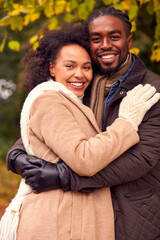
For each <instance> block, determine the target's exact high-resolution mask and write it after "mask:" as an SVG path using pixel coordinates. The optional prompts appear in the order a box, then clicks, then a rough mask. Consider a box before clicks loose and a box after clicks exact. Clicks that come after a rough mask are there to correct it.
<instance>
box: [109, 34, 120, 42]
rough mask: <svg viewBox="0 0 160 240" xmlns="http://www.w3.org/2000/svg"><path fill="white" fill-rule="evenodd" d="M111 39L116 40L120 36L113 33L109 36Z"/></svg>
mask: <svg viewBox="0 0 160 240" xmlns="http://www.w3.org/2000/svg"><path fill="white" fill-rule="evenodd" d="M111 39H112V40H114V41H117V40H119V39H120V36H119V35H113V36H111Z"/></svg>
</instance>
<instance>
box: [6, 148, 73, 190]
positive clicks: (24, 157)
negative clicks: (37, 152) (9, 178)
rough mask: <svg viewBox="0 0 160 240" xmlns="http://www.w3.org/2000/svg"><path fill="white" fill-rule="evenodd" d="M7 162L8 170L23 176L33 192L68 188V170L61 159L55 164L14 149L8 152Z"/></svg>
mask: <svg viewBox="0 0 160 240" xmlns="http://www.w3.org/2000/svg"><path fill="white" fill-rule="evenodd" d="M8 163H9V164H8V166H9V167H8V168H9V170H11V171H12V172H14V173H17V174H19V175H21V176H22V178H25V181H26V183H27V184H28V185H30V187H31V188H32V190H33V191H34V192H35V193H40V192H44V191H48V190H53V189H57V188H62V189H63V190H64V191H67V190H70V175H69V170H68V166H67V165H66V164H65V163H64V162H63V161H60V162H58V163H57V164H55V163H51V162H47V161H45V160H43V159H40V158H37V157H35V156H32V155H28V154H27V153H26V152H25V151H23V150H21V149H15V150H13V151H12V152H10V154H9V156H8Z"/></svg>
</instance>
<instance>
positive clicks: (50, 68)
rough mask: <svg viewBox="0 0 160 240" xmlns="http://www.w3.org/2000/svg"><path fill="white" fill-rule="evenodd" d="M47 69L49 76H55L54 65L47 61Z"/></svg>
mask: <svg viewBox="0 0 160 240" xmlns="http://www.w3.org/2000/svg"><path fill="white" fill-rule="evenodd" d="M49 71H50V74H51V76H52V77H54V76H55V71H54V65H53V63H51V62H50V63H49Z"/></svg>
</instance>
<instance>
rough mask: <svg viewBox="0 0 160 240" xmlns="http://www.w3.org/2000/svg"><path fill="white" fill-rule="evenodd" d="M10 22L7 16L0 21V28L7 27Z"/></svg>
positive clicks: (9, 17)
mask: <svg viewBox="0 0 160 240" xmlns="http://www.w3.org/2000/svg"><path fill="white" fill-rule="evenodd" d="M10 22H11V16H9V15H7V16H5V17H4V18H2V19H0V26H7V25H9V24H10Z"/></svg>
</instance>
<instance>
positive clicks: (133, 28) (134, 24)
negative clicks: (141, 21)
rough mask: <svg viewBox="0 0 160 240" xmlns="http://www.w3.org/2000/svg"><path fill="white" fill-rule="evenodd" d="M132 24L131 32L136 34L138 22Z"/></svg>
mask: <svg viewBox="0 0 160 240" xmlns="http://www.w3.org/2000/svg"><path fill="white" fill-rule="evenodd" d="M131 23H132V29H131V32H135V31H136V22H135V21H131Z"/></svg>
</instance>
